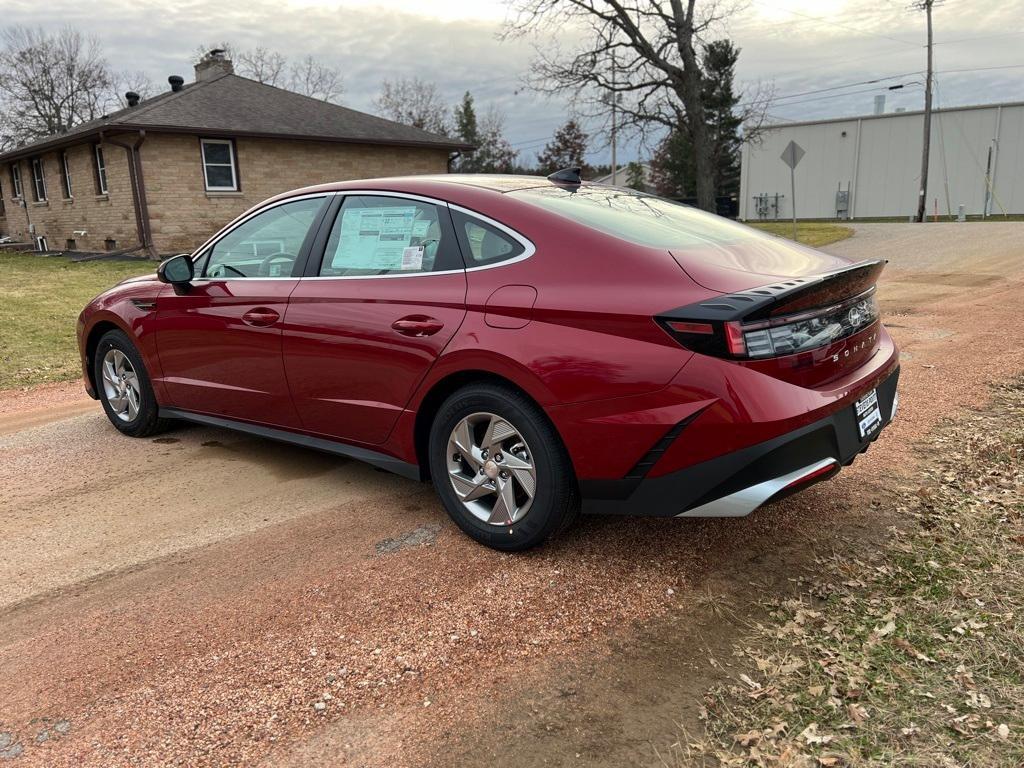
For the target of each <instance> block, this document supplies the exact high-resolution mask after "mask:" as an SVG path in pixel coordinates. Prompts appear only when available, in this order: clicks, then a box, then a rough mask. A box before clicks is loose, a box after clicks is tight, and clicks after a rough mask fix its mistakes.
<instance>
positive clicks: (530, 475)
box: [429, 384, 579, 551]
mask: <svg viewBox="0 0 1024 768" xmlns="http://www.w3.org/2000/svg"><path fill="white" fill-rule="evenodd" d="M429 452H430V473H431V476H432V478H433V481H434V487H435V488H436V489H437V493H438V495H439V496H440V497H441V501H442V502H443V503H444V506H445V509H446V510H447V512H448V514H449V515H450V516H451V518H452V519H453V520H454V521H455V522H456V523H457V524H458V526H459V527H460V528H462V530H463V531H465V532H466V533H467V534H469V535H470V536H472V537H473V538H474V539H476V540H477V541H479V542H480V543H481V544H486V545H487V546H489V547H494V548H495V549H502V550H507V551H516V550H523V549H529V548H530V547H534V546H536V545H538V544H540V543H542V542H543V541H545V540H546V539H548V538H549V537H551V536H552V535H554V534H556V533H558V532H560V531H562V530H563V529H565V528H567V527H568V526H569V525H570V524H571V523H572V522H573V520H575V519H576V516H577V515H578V513H579V494H578V492H577V487H576V478H575V476H574V474H573V470H572V463H571V462H570V460H569V456H568V453H567V452H566V450H565V446H564V445H563V444H562V441H561V438H559V436H558V433H557V432H556V431H555V429H554V427H553V426H552V425H551V423H550V422H549V421H548V419H547V417H546V416H545V415H544V413H543V411H541V410H540V409H539V408H538V407H537V406H536V405H535V404H534V403H533V402H532V401H530V400H529V399H528V398H526V397H525V396H524V395H522V394H521V393H519V392H517V391H516V390H514V389H512V388H511V387H502V386H499V385H494V384H476V385H471V386H468V387H464V388H463V389H460V390H458V391H457V392H455V393H454V394H452V395H451V396H450V397H449V398H448V399H447V400H446V401H445V402H444V404H443V405H442V406H441V408H440V410H439V411H438V413H437V416H436V417H435V419H434V423H433V425H432V427H431V430H430V445H429Z"/></svg>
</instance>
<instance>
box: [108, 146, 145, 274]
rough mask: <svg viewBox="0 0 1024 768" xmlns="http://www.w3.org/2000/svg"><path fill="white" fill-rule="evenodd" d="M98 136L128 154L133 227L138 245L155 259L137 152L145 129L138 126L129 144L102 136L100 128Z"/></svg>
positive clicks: (140, 162) (140, 157)
mask: <svg viewBox="0 0 1024 768" xmlns="http://www.w3.org/2000/svg"><path fill="white" fill-rule="evenodd" d="M99 137H100V143H102V144H113V145H114V146H117V147H123V148H124V150H125V152H127V154H128V179H129V181H130V182H131V185H132V204H133V207H134V208H135V229H136V231H137V233H138V237H139V246H138V247H139V248H141V249H143V250H145V251H146V253H147V255H148V256H149V257H150V258H151V259H155V258H157V253H156V248H154V247H153V234H152V227H151V225H150V221H149V205H148V203H147V201H146V180H145V178H144V177H143V175H142V156H141V155H140V154H139V149H140V147H142V145H143V143H145V141H146V131H145V130H143V129H141V128H140V129H139V134H138V138H136V140H135V141H134V143H131V144H128V143H125V142H121V141H115V140H114V139H111V138H104V136H103V131H102V130H101V131H100V132H99ZM132 250H136V249H132Z"/></svg>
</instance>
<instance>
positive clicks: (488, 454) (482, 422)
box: [448, 413, 537, 525]
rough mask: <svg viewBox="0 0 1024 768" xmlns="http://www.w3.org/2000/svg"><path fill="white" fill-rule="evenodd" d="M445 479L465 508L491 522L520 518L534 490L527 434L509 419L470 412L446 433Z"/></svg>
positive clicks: (528, 509) (531, 460)
mask: <svg viewBox="0 0 1024 768" xmlns="http://www.w3.org/2000/svg"><path fill="white" fill-rule="evenodd" d="M448 479H449V480H450V481H451V484H452V488H453V489H454V491H455V495H456V496H457V497H458V498H459V501H461V502H462V505H463V506H464V507H465V508H466V510H467V511H468V512H469V513H470V514H472V515H473V516H474V517H475V518H477V519H478V520H481V521H483V522H485V523H488V524H490V525H512V524H513V523H516V522H518V521H520V520H522V519H523V517H524V516H525V515H526V513H527V512H529V511H530V507H531V506H532V505H533V499H534V495H535V494H536V492H537V470H536V468H535V466H534V463H533V454H532V452H531V451H530V448H529V446H528V445H527V444H526V439H525V438H524V437H523V435H522V434H521V433H520V432H519V430H518V429H516V428H515V427H514V426H513V425H512V424H511V422H509V421H508V419H505V418H503V417H501V416H497V415H495V414H493V413H473V414H470V415H469V416H466V417H465V418H463V419H462V420H461V421H459V423H458V424H456V425H455V429H453V430H452V433H451V436H450V437H449V438H448Z"/></svg>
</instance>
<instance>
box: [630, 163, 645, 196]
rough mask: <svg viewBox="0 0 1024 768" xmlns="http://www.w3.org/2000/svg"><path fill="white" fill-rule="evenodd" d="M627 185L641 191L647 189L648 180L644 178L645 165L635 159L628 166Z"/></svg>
mask: <svg viewBox="0 0 1024 768" xmlns="http://www.w3.org/2000/svg"><path fill="white" fill-rule="evenodd" d="M626 186H627V187H629V188H630V189H635V190H638V191H640V192H646V191H647V180H646V179H645V178H644V167H643V166H642V165H641V164H640V163H638V162H636V161H635V160H634V161H633V162H631V163H629V164H628V165H627V166H626Z"/></svg>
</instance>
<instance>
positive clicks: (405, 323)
mask: <svg viewBox="0 0 1024 768" xmlns="http://www.w3.org/2000/svg"><path fill="white" fill-rule="evenodd" d="M391 327H392V328H393V329H394V330H395V331H397V332H398V333H400V334H402V335H403V336H433V335H434V334H435V333H437V332H438V331H440V330H441V329H442V328H444V323H442V322H441V321H440V320H438V319H436V318H433V317H427V316H426V315H409V316H408V317H403V318H401V319H400V320H395V322H393V323H392V324H391Z"/></svg>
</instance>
